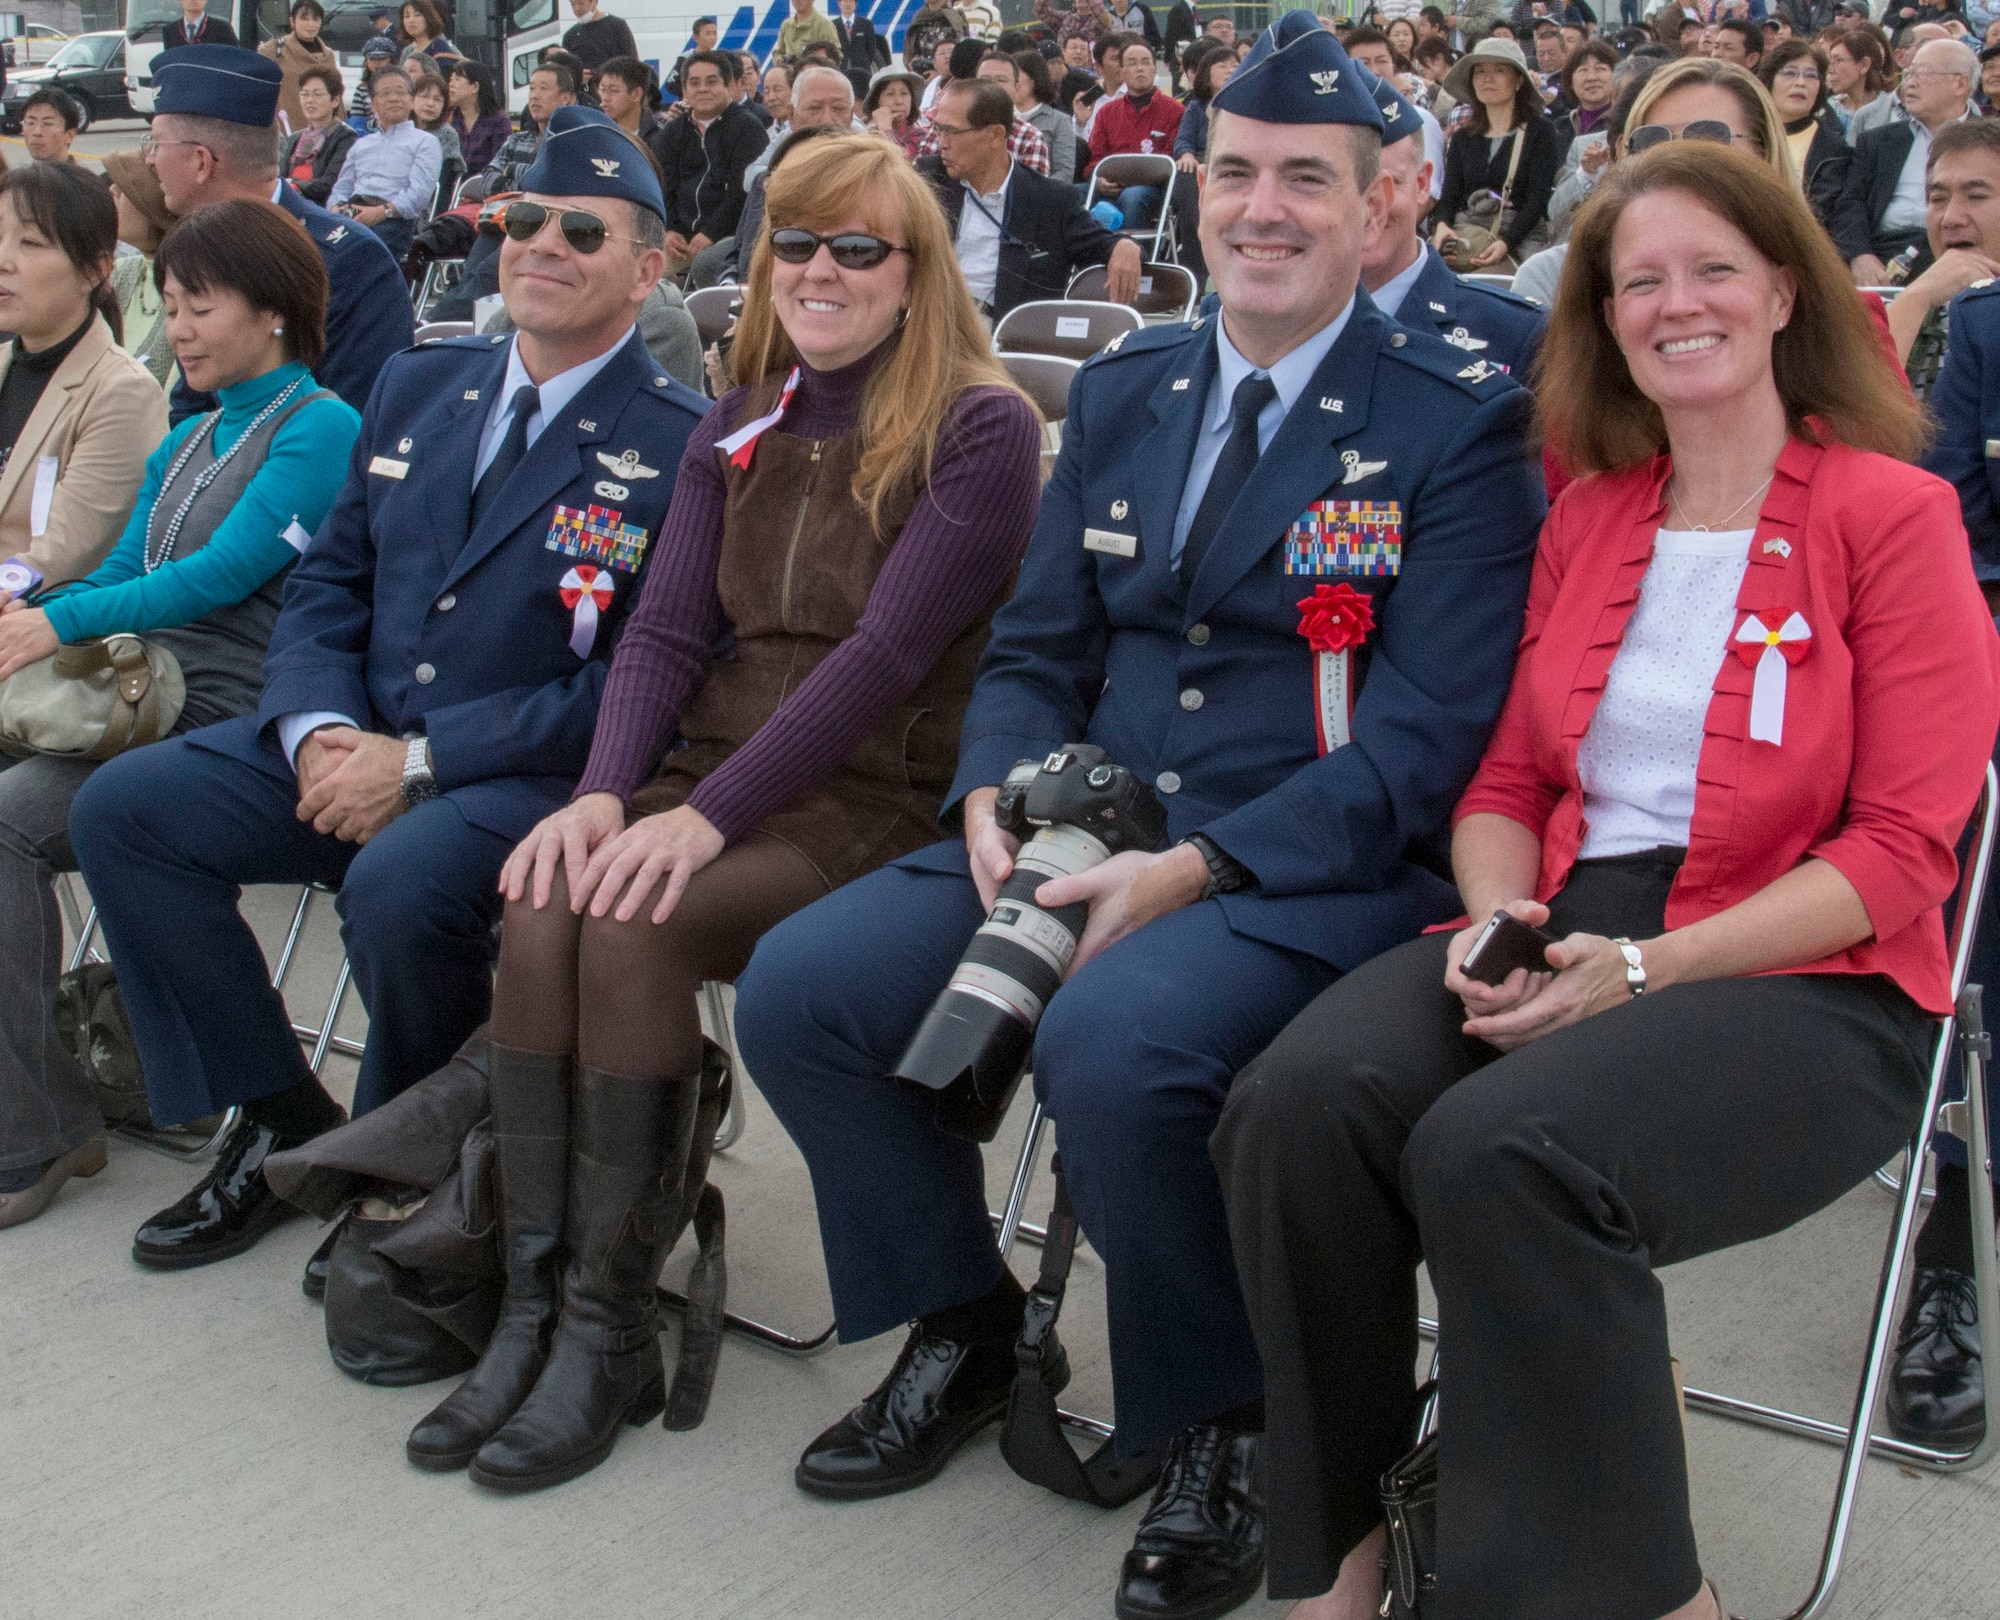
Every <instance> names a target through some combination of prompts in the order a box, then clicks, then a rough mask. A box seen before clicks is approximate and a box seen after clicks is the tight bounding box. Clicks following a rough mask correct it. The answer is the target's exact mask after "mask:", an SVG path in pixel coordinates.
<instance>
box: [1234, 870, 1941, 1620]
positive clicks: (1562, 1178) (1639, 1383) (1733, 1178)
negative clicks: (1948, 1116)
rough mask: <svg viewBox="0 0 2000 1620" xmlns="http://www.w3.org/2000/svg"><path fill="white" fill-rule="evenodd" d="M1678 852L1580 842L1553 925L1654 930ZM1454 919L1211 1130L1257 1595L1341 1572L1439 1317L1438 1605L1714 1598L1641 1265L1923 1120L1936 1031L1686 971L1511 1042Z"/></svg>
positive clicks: (1340, 1004) (1883, 1005)
mask: <svg viewBox="0 0 2000 1620" xmlns="http://www.w3.org/2000/svg"><path fill="white" fill-rule="evenodd" d="M1680 854H1681V852H1680V851H1678V850H1672V851H1667V850H1663V851H1659V852H1656V853H1649V854H1642V855H1636V856H1623V857H1618V858H1616V859H1612V860H1605V861H1592V862H1582V863H1579V865H1578V866H1577V868H1576V869H1575V872H1574V873H1573V875H1572V877H1571V880H1570V882H1569V884H1568V885H1567V886H1566V887H1565V889H1564V890H1563V892H1562V893H1561V894H1560V895H1558V896H1557V897H1556V899H1555V901H1554V902H1553V903H1552V906H1551V910H1552V912H1553V913H1554V919H1553V921H1552V923H1551V925H1550V926H1551V927H1552V928H1553V929H1554V931H1555V932H1557V933H1567V932H1570V931H1572V930H1578V929H1581V930H1584V931H1586V932H1592V933H1602V934H1606V935H1613V936H1615V935H1620V934H1626V935H1631V936H1633V937H1635V938H1640V939H1644V938H1646V937H1649V936H1651V935H1654V934H1657V933H1659V932H1660V931H1661V929H1662V917H1663V913H1664V909H1665V902H1666V893H1667V889H1668V887H1669V886H1670V884H1671V882H1672V877H1673V872H1674V870H1675V868H1676V867H1677V865H1678V862H1679V857H1680ZM1449 937H1450V936H1449V935H1446V934H1434V935H1430V936H1428V937H1426V938H1424V939H1420V940H1416V941H1413V942H1412V943H1410V944H1408V945H1404V946H1401V947H1399V948H1398V949H1396V950H1393V951H1390V952H1388V953H1386V954H1385V955H1383V956H1380V957H1377V958H1376V959H1375V960H1374V961H1372V962H1370V963H1368V964H1366V965H1365V966H1363V967H1362V968H1360V969H1359V970H1357V971H1356V972H1354V973H1351V974H1349V975H1348V976H1347V977H1346V978H1344V979H1342V980H1341V981H1340V982H1339V983H1338V984H1335V985H1334V986H1333V987H1332V988H1331V989H1329V990H1327V991H1326V992H1325V993H1324V994H1322V995H1321V996H1320V997H1319V998H1318V999H1317V1000H1316V1001H1315V1002H1313V1004H1312V1005H1311V1006H1310V1007H1308V1008H1307V1009H1306V1010H1305V1011H1304V1012H1302V1013H1301V1014H1299V1016H1298V1017H1297V1018H1296V1019H1294V1020H1293V1022H1292V1023H1291V1025H1290V1026H1289V1027H1288V1028H1287V1029H1286V1030H1285V1032H1284V1033H1283V1034H1282V1035H1280V1036H1279V1037H1278V1039H1277V1041H1276V1042H1274V1043H1273V1044H1272V1046H1271V1047H1270V1048H1269V1049H1268V1050H1267V1051H1266V1052H1265V1053H1264V1054H1263V1055H1262V1056H1260V1057H1259V1058H1258V1059H1257V1060H1256V1061H1255V1062H1254V1063H1253V1064H1251V1066H1250V1067H1249V1068H1248V1069H1246V1070H1245V1071H1244V1072H1243V1074H1242V1075H1241V1076H1239V1077H1238V1079H1237V1082H1236V1085H1235V1087H1234V1089H1233V1090H1232V1091H1231V1093H1230V1096H1229V1102H1228V1105H1227V1107H1226V1108H1225V1109H1224V1111H1223V1116H1222V1122H1221V1125H1220V1127H1219V1128H1218V1129H1217V1131H1216V1133H1215V1137H1214V1140H1213V1144H1212V1150H1213V1153H1214V1156H1215V1161H1216V1165H1217V1168H1218V1169H1219V1171H1220V1172H1221V1178H1222V1187H1223V1194H1224V1198H1225V1200H1226V1202H1227V1204H1228V1209H1229V1221H1230V1237H1231V1241H1232V1243H1233V1245H1234V1248H1235V1253H1236V1264H1237V1270H1238V1273H1239V1275H1240V1276H1241V1279H1242V1284H1243V1290H1244V1295H1245V1298H1246V1300H1247V1302H1248V1304H1249V1308H1250V1317H1251V1322H1252V1325H1253V1327H1254V1330H1255V1332H1256V1336H1257V1344H1258V1348H1259V1350H1260V1352H1261V1354H1262V1356H1263V1361H1264V1383H1265V1403H1266V1412H1267V1430H1266V1439H1265V1445H1264V1460H1265V1466H1266V1468H1267V1469H1268V1471H1269V1472H1268V1479H1267V1496H1268V1500H1269V1503H1270V1539H1269V1555H1270V1566H1269V1567H1270V1590H1271V1595H1272V1597H1274V1598H1280V1597H1307V1596H1311V1595H1314V1594H1316V1593H1320V1592H1324V1591H1326V1590H1327V1589H1328V1588H1329V1587H1330V1586H1331V1585H1332V1584H1333V1581H1334V1577H1335V1575H1336V1574H1337V1573H1338V1571H1339V1567H1340V1562H1341V1560H1342V1559H1343V1558H1344V1557H1345V1556H1346V1555H1347V1553H1348V1552H1350V1551H1351V1550H1352V1549H1353V1548H1354V1547H1355V1545H1356V1544H1357V1543H1359V1542H1360V1541H1361V1539H1362V1538H1363V1537H1364V1536H1365V1535H1367V1533H1368V1532H1369V1530H1370V1529H1371V1528H1373V1526H1375V1525H1376V1524H1379V1523H1380V1522H1381V1517H1382V1515H1381V1507H1380V1502H1379V1499H1378V1495H1377V1490H1378V1481H1379V1478H1380V1476H1381V1474H1382V1472H1383V1471H1384V1470H1385V1469H1386V1468H1387V1467H1388V1466H1389V1465H1390V1464H1391V1463H1392V1462H1394V1461H1395V1460H1396V1459H1397V1457H1399V1456H1400V1455H1401V1454H1402V1453H1403V1452H1404V1451H1405V1450H1406V1449H1407V1448H1408V1447H1409V1445H1410V1444H1411V1442H1412V1439H1413V1425H1414V1420H1415V1415H1416V1411H1415V1378H1414V1372H1413V1369H1414V1365H1415V1361H1416V1348H1417V1332H1416V1316H1417V1292H1416V1277H1415V1271H1416V1267H1417V1264H1418V1262H1419V1261H1420V1260H1421V1261H1424V1262H1426V1263H1427V1264H1428V1265H1429V1268H1430V1275H1431V1281H1432V1284H1433V1286H1434V1287H1435V1289H1436V1291H1437V1296H1438V1314H1439V1321H1440V1324H1441V1327H1442V1332H1443V1346H1444V1353H1443V1360H1442V1364H1441V1365H1442V1377H1443V1385H1442V1388H1443V1400H1442V1405H1441V1414H1442V1419H1441V1429H1440V1436H1439V1464H1438V1467H1439V1512H1438V1566H1439V1592H1438V1604H1437V1613H1438V1615H1439V1616H1440V1617H1441V1620H1656V1617H1658V1616H1660V1615H1664V1614H1667V1613H1670V1612H1671V1611H1672V1610H1674V1609H1675V1608H1677V1607H1679V1606H1680V1605H1681V1604H1684V1603H1686V1602H1688V1601H1689V1600H1690V1599H1691V1598H1693V1597H1694V1595H1695V1594H1696V1592H1697V1591H1698V1590H1699V1589H1700V1582H1701V1571H1700V1565H1699V1563H1698V1562H1697V1559H1696V1556H1695V1546H1694V1533H1693V1529H1692V1526H1691V1525H1690V1523H1689V1519H1688V1506H1687V1477H1686V1457H1685V1453H1684V1449H1683V1442H1682V1436H1681V1429H1680V1421H1679V1417H1678V1414H1677V1413H1676V1410H1675V1405H1674V1392H1673V1384H1672V1378H1671V1374H1670V1371H1669V1367H1668V1349H1667V1322H1666V1312H1665V1306H1664V1301H1663V1297H1662V1293H1661V1289H1660V1286H1659V1283H1658V1281H1657V1279H1656V1278H1655V1277H1654V1275H1653V1270H1654V1267H1656V1266H1661V1265H1667V1264H1670V1263H1672V1262H1674V1261H1676V1260H1686V1259H1690V1258H1692V1257H1693V1256H1695V1255H1700V1254H1706V1253H1708V1252H1710V1251H1712V1250H1716V1249H1722V1248H1727V1247H1729V1246H1730V1245H1733V1244H1737V1243H1743V1242H1746V1241H1748V1240H1749V1239H1751V1238H1756V1237H1762V1236H1765V1235H1767V1234H1770V1233H1773V1232H1777V1231H1781V1230H1783V1229H1784V1228H1786V1227H1788V1226H1790V1225H1792V1224H1793V1223H1795V1222H1797V1221H1799V1220H1801V1219H1803V1218H1804V1217H1805V1216H1807V1215H1810V1214H1812V1213H1813V1212H1814V1211H1815V1210H1818V1209H1821V1208H1823V1207H1824V1206H1826V1205H1827V1204H1829V1203H1831V1202H1832V1201H1833V1200H1834V1199H1836V1198H1838V1197H1839V1196H1840V1195H1841V1194H1842V1193H1843V1192H1845V1191H1846V1190H1847V1189H1848V1188H1850V1187H1852V1186H1854V1185H1855V1184H1856V1183H1858V1182H1859V1181H1861V1180H1862V1179H1863V1178H1864V1177H1866V1176H1867V1175H1868V1174H1869V1173H1870V1172H1871V1171H1872V1170H1874V1169H1875V1168H1876V1167H1877V1166H1879V1165H1881V1164H1882V1163H1883V1162H1884V1161H1885V1160H1886V1159H1888V1158H1889V1157H1890V1155H1891V1154H1893V1153H1894V1152H1895V1151H1896V1149H1897V1148H1898V1147H1900V1146H1901V1145H1902V1144H1903V1143H1904V1141H1905V1140H1906V1139H1907V1137H1908V1135H1909V1133H1910V1131H1911V1130H1912V1129H1913V1128H1914V1126H1915V1123H1916V1120H1917V1116H1918V1113H1919V1112H1920V1110H1921V1107H1922V1100H1923V1094H1924V1084H1925V1075H1926V1069H1927V1063H1928V1052H1929V1046H1930V1041H1931V1028H1932V1026H1931V1025H1930V1023H1929V1021H1928V1019H1927V1018H1926V1017H1925V1015H1924V1014H1923V1013H1922V1011H1921V1010H1920V1009H1918V1008H1917V1007H1916V1005H1915V1004H1914V1003H1913V1002H1911V1001H1910V1000H1909V999H1908V998H1907V997H1906V996H1905V995H1904V994H1903V992H1902V991H1901V990H1899V989H1897V988H1896V987H1895V986H1894V985H1893V984H1891V983H1890V982H1889V981H1887V980H1885V979H1881V978H1874V977H1855V976H1844V975H1802V974H1774V975H1769V976H1765V977H1758V978H1740V979H1720V980H1714V981H1710V982H1707V983H1700V984H1690V985H1681V986H1675V987H1672V988H1668V989H1663V990H1660V991H1657V992H1655V993H1653V994H1650V995H1646V996H1642V997H1639V998H1637V999H1635V1000H1634V1001H1632V1002H1630V1003H1628V1004H1626V1005H1624V1006H1620V1007H1617V1008H1614V1009H1612V1010H1610V1011H1607V1012H1603V1013H1600V1014H1598V1015H1597V1016H1596V1017H1593V1018H1589V1019H1586V1020H1584V1021H1583V1022H1582V1023H1579V1024H1574V1025H1571V1026H1570V1027H1568V1028H1566V1029H1562V1030H1558V1031H1556V1032H1555V1033H1554V1034H1551V1035H1547V1036H1544V1037H1543V1038H1541V1039H1540V1040H1537V1041H1534V1042H1531V1043H1530V1044H1529V1045H1527V1046H1525V1047H1523V1048H1521V1049H1519V1050H1518V1051H1515V1052H1513V1053H1510V1054H1507V1055H1504V1056H1503V1055H1502V1054H1501V1053H1499V1052H1497V1051H1496V1050H1494V1049H1493V1048H1492V1047H1490V1046H1487V1045H1486V1044H1485V1043H1483V1042H1480V1041H1475V1040H1472V1039H1469V1038H1467V1037H1466V1036H1465V1035H1463V1034H1462V1033H1460V1025H1461V1023H1462V1022H1463V1019H1464V1011H1463V1008H1462V1007H1461V1005H1460V1003H1459V1001H1458V999H1457V998H1456V997H1455V996H1452V995H1450V994H1449V993H1447V992H1446V990H1445V989H1444V985H1443V978H1444V963H1445V950H1446V944H1447V941H1448V939H1449Z"/></svg>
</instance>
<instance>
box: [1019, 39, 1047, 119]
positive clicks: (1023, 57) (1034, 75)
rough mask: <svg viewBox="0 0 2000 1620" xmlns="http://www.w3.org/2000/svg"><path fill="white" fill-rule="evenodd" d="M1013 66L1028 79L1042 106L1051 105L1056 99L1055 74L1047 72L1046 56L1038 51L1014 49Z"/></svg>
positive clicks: (1030, 87) (1029, 85)
mask: <svg viewBox="0 0 2000 1620" xmlns="http://www.w3.org/2000/svg"><path fill="white" fill-rule="evenodd" d="M1014 66H1015V67H1017V68H1019V69H1020V70H1021V73H1022V75H1023V76H1024V77H1025V78H1026V79H1027V81H1028V87H1029V89H1030V90H1031V91H1032V92H1033V94H1034V97H1035V99H1036V100H1037V101H1039V102H1040V103H1041V104H1042V105H1043V106H1044V107H1053V106H1054V105H1055V101H1056V81H1055V76H1054V75H1053V74H1052V73H1050V72H1049V62H1048V58H1047V57H1045V56H1043V55H1042V53H1041V52H1040V51H1016V52H1015V53H1014Z"/></svg>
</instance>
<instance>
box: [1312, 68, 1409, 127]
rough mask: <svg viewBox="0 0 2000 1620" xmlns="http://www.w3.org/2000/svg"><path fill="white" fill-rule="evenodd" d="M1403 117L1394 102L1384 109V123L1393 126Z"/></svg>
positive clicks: (1316, 75) (1315, 75) (1401, 110)
mask: <svg viewBox="0 0 2000 1620" xmlns="http://www.w3.org/2000/svg"><path fill="white" fill-rule="evenodd" d="M1313 77H1314V78H1315V79H1316V78H1318V77H1319V75H1318V74H1317V73H1315V74H1314V75H1313ZM1402 116H1403V109H1402V108H1401V107H1400V106H1398V105H1397V104H1396V103H1395V102H1393V101H1392V102H1390V103H1389V104H1388V106H1386V107H1384V108H1383V109H1382V121H1383V122H1384V123H1387V124H1393V123H1394V122H1395V121H1396V120H1397V119H1398V118H1401V117H1402Z"/></svg>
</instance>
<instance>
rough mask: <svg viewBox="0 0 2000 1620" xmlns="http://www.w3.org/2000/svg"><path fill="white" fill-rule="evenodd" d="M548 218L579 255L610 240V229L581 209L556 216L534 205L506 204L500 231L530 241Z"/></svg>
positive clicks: (553, 210)
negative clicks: (555, 223)
mask: <svg viewBox="0 0 2000 1620" xmlns="http://www.w3.org/2000/svg"><path fill="white" fill-rule="evenodd" d="M551 219H554V220H556V221H557V223H558V224H559V225H560V226H561V228H562V237H563V240H564V241H565V242H567V243H569V245H570V246H571V247H573V248H575V249H576V251H577V252H579V253H595V252H596V251H597V250H598V249H599V248H601V247H603V246H604V244H605V243H606V242H608V241H610V240H611V227H610V226H608V225H606V224H605V223H604V221H603V220H601V219H599V218H598V217H597V216H596V215H595V214H586V213H585V212H584V211H583V210H582V209H581V208H565V209H563V210H562V211H561V212H560V213H558V212H557V211H556V210H555V209H553V208H550V207H548V206H547V205H546V204H544V203H537V202H513V203H509V204H508V205H507V212H506V213H505V214H504V215H503V216H502V217H501V221H500V228H501V229H502V230H504V231H505V232H506V233H507V234H508V235H509V236H511V237H512V238H513V239H514V240H515V241H517V242H532V241H534V239H535V238H536V237H538V236H540V235H541V234H542V228H543V227H544V226H545V225H547V224H548V222H549V221H550V220H551ZM618 240H619V241H621V242H633V241H636V238H633V237H629V236H621V237H619V238H618ZM640 245H642V246H643V244H640Z"/></svg>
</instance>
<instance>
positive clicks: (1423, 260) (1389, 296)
mask: <svg viewBox="0 0 2000 1620" xmlns="http://www.w3.org/2000/svg"><path fill="white" fill-rule="evenodd" d="M1428 263H1429V254H1428V252H1427V251H1426V250H1425V248H1424V245H1423V243H1421V242H1419V243H1418V244H1417V256H1416V257H1415V258H1414V259H1412V260H1411V261H1410V267H1409V269H1407V270H1399V271H1397V272H1396V274H1394V275H1393V276H1391V277H1390V278H1389V279H1388V280H1387V281H1385V282H1383V283H1382V285H1381V286H1379V287H1377V288H1376V289H1375V290H1374V291H1373V292H1372V293H1370V294H1369V295H1368V296H1369V297H1370V298H1372V299H1374V300H1375V307H1376V308H1377V309H1379V310H1380V311H1381V312H1382V313H1383V314H1384V315H1386V316H1388V317H1389V319H1390V320H1392V321H1393V320H1398V319H1400V317H1399V316H1398V315H1397V313H1396V312H1397V311H1398V310H1400V309H1401V308H1402V307H1403V300H1404V299H1405V298H1407V297H1408V296H1409V292H1410V289H1411V288H1412V287H1414V286H1415V285H1416V284H1417V278H1418V277H1419V276H1421V275H1422V274H1423V273H1424V270H1425V268H1426V267H1427V265H1428Z"/></svg>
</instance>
